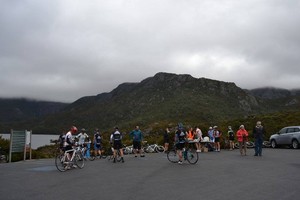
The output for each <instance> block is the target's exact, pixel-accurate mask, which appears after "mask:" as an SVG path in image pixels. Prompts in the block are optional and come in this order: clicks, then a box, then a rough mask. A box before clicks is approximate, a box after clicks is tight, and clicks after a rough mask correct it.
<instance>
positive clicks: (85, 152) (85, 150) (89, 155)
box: [80, 143, 95, 161]
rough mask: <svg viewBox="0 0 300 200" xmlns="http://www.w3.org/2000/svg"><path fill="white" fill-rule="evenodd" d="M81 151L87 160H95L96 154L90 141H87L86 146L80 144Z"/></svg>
mask: <svg viewBox="0 0 300 200" xmlns="http://www.w3.org/2000/svg"><path fill="white" fill-rule="evenodd" d="M80 152H81V154H82V156H83V158H84V159H85V160H90V161H93V160H95V156H94V155H93V154H92V153H91V151H90V143H85V145H84V146H81V145H80Z"/></svg>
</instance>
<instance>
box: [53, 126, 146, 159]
mask: <svg viewBox="0 0 300 200" xmlns="http://www.w3.org/2000/svg"><path fill="white" fill-rule="evenodd" d="M77 132H78V129H77V128H76V127H75V126H72V127H71V128H70V130H69V131H68V132H67V133H65V132H63V133H62V134H61V135H60V136H59V143H60V148H61V150H62V151H67V150H71V149H73V146H75V145H80V146H82V147H83V148H86V147H87V144H88V145H90V144H91V143H92V141H91V139H90V137H89V135H88V134H87V133H86V130H85V129H84V128H82V129H81V132H80V133H79V134H78V135H76V136H73V135H75V134H77ZM130 137H132V139H133V149H134V150H133V151H134V154H135V157H137V155H138V154H139V155H140V157H144V156H145V155H144V153H143V151H142V145H141V143H142V140H143V133H142V131H141V130H140V129H139V126H136V127H135V129H134V130H133V131H131V132H130ZM122 139H123V135H122V133H121V132H120V131H119V128H118V127H115V128H114V131H113V132H112V133H111V135H110V144H111V147H112V150H113V157H114V160H113V162H114V163H115V162H116V157H117V153H118V152H120V156H121V161H122V162H125V161H124V153H123V144H122ZM93 143H94V156H95V157H98V158H101V157H102V152H101V151H102V135H101V134H100V131H99V129H98V128H96V129H95V133H94V138H93ZM67 156H68V159H69V160H70V157H71V155H70V154H68V155H67Z"/></svg>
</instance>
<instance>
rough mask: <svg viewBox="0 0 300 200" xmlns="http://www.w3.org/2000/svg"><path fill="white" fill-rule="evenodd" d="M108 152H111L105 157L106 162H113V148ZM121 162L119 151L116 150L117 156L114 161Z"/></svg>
mask: <svg viewBox="0 0 300 200" xmlns="http://www.w3.org/2000/svg"><path fill="white" fill-rule="evenodd" d="M110 150H111V152H110V155H109V156H107V160H108V161H114V148H113V147H111V148H110ZM121 160H122V157H121V153H120V149H118V150H117V155H116V161H117V162H121Z"/></svg>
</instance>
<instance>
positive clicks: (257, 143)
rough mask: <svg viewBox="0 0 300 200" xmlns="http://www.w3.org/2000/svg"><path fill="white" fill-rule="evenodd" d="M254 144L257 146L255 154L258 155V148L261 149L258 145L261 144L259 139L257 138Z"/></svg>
mask: <svg viewBox="0 0 300 200" xmlns="http://www.w3.org/2000/svg"><path fill="white" fill-rule="evenodd" d="M254 144H255V147H254V151H255V153H254V156H258V149H259V147H258V145H259V142H258V139H255V142H254Z"/></svg>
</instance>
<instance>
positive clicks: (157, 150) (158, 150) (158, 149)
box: [155, 145, 165, 153]
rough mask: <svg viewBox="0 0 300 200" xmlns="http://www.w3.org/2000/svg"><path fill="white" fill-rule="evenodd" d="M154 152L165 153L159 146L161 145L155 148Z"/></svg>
mask: <svg viewBox="0 0 300 200" xmlns="http://www.w3.org/2000/svg"><path fill="white" fill-rule="evenodd" d="M155 151H156V152H157V153H162V152H164V151H165V148H164V147H163V146H161V145H158V146H157V147H156V148H155Z"/></svg>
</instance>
